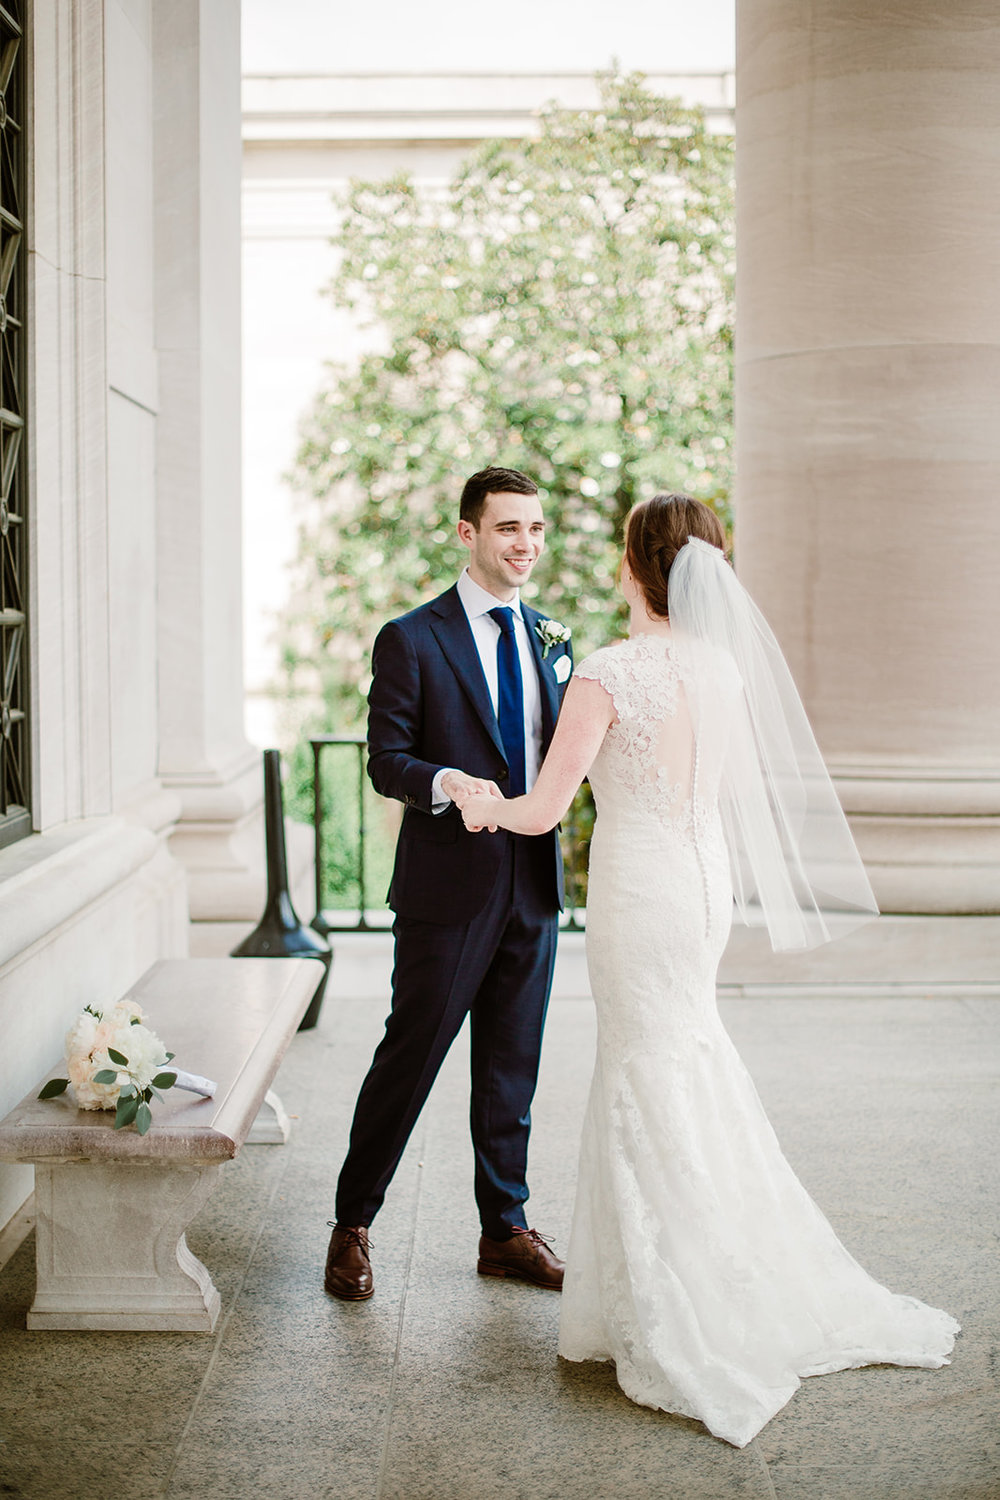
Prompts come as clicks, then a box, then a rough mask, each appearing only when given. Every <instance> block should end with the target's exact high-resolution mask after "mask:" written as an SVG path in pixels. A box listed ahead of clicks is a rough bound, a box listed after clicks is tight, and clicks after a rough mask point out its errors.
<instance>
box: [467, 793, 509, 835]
mask: <svg viewBox="0 0 1000 1500" xmlns="http://www.w3.org/2000/svg"><path fill="white" fill-rule="evenodd" d="M496 800H497V799H496V797H468V798H467V799H466V801H465V802H464V803H463V804H462V821H463V822H464V823H465V826H466V828H467V829H468V830H469V832H470V833H482V831H483V829H484V828H485V829H486V831H487V832H488V833H496V831H497V825H496V823H491V822H490V804H491V803H496ZM500 800H501V801H502V800H503V799H502V798H501V799H500Z"/></svg>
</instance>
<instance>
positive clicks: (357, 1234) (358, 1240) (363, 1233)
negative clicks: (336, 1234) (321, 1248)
mask: <svg viewBox="0 0 1000 1500" xmlns="http://www.w3.org/2000/svg"><path fill="white" fill-rule="evenodd" d="M326 1227H327V1229H339V1230H340V1232H341V1234H342V1235H344V1236H345V1237H346V1238H347V1239H349V1240H353V1241H354V1243H355V1244H356V1245H360V1246H361V1248H362V1250H363V1251H364V1252H365V1254H366V1255H367V1253H368V1251H369V1250H373V1249H374V1248H375V1241H374V1240H370V1239H369V1238H368V1230H367V1229H366V1228H365V1227H364V1226H363V1225H359V1226H358V1227H357V1228H355V1227H354V1226H353V1225H349V1224H337V1223H336V1222H335V1221H334V1220H333V1219H327V1221H326Z"/></svg>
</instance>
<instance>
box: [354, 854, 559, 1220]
mask: <svg viewBox="0 0 1000 1500" xmlns="http://www.w3.org/2000/svg"><path fill="white" fill-rule="evenodd" d="M476 836H477V837H478V838H491V837H497V838H499V837H504V838H505V839H506V844H507V847H506V849H505V851H504V856H503V859H502V862H501V865H500V869H499V873H498V875H497V878H496V883H495V885H494V887H493V890H492V892H491V894H490V898H489V900H488V901H487V902H486V905H485V906H484V907H483V909H482V911H480V912H479V913H478V915H477V916H475V917H474V918H473V919H472V921H470V922H467V923H463V924H461V925H453V926H452V925H444V924H439V923H436V922H418V921H413V920H412V919H408V918H406V917H402V916H398V915H397V917H396V921H395V923H394V925H393V933H394V935H395V966H394V969H393V976H392V1009H391V1012H390V1014H389V1017H388V1020H387V1021H386V1026H385V1036H384V1037H383V1039H382V1041H381V1042H380V1043H379V1046H378V1048H377V1049H376V1052H375V1056H374V1058H373V1060H372V1065H371V1068H370V1069H369V1071H368V1075H367V1077H366V1078H365V1081H364V1083H363V1085H362V1087H361V1092H360V1094H359V1096H358V1102H357V1105H356V1107H355V1112H354V1122H353V1124H352V1126H351V1136H350V1144H349V1147H348V1152H347V1158H346V1160H345V1162H344V1165H343V1167H342V1169H341V1173H340V1178H339V1181H338V1183H337V1201H336V1217H337V1223H338V1224H354V1225H361V1224H370V1223H371V1221H372V1219H373V1218H374V1217H375V1215H376V1214H377V1213H378V1210H379V1209H380V1207H381V1206H382V1201H383V1199H384V1197H385V1192H386V1188H387V1187H388V1185H389V1182H390V1181H391V1179H392V1176H393V1173H394V1172H395V1170H396V1167H397V1166H398V1164H399V1159H400V1157H401V1156H402V1154H403V1150H404V1148H405V1146H406V1143H407V1140H408V1139H409V1136H410V1133H411V1131H412V1130H413V1127H414V1125H415V1124H416V1121H417V1116H418V1115H419V1114H420V1111H421V1109H422V1108H423V1105H424V1102H425V1100H426V1098H427V1095H428V1094H429V1093H430V1090H431V1086H432V1084H433V1083H434V1080H435V1078H436V1077H437V1074H438V1071H439V1069H440V1067H441V1064H442V1062H443V1061H444V1058H445V1055H446V1054H447V1051H448V1048H449V1047H450V1046H451V1044H452V1042H453V1041H454V1039H455V1037H456V1035H457V1034H458V1031H459V1029H460V1027H461V1025H462V1022H463V1021H464V1019H465V1017H466V1015H468V1016H469V1019H470V1042H471V1061H472V1104H471V1128H472V1143H473V1148H474V1153H475V1194H476V1203H477V1205H478V1208H479V1215H480V1220H481V1222H482V1228H483V1233H484V1234H486V1235H489V1236H490V1238H491V1239H497V1240H503V1239H508V1238H509V1237H510V1234H511V1231H512V1230H513V1228H514V1227H515V1226H521V1227H525V1217H524V1203H525V1201H526V1200H527V1197H528V1188H527V1184H526V1181H525V1177H526V1171H527V1156H528V1136H529V1133H530V1129H531V1101H532V1098H533V1096H534V1092H535V1084H536V1082H537V1079H538V1060H539V1053H540V1051H541V1043H542V1027H543V1025H544V1022H545V1012H546V1008H547V1006H548V1000H549V991H550V989H551V987H552V971H553V967H554V965H555V951H556V937H557V913H556V909H555V903H554V900H553V894H552V878H551V864H552V848H551V841H550V840H549V839H547V838H546V839H541V840H537V839H534V838H524V837H522V836H520V835H514V834H507V835H502V834H495V835H494V834H486V833H482V834H478V835H476Z"/></svg>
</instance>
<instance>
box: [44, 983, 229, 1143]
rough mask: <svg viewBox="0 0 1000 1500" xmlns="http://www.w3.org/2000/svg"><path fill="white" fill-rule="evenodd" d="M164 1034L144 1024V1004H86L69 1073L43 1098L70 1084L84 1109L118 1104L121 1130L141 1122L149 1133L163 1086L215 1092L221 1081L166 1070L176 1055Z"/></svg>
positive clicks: (71, 1037)
mask: <svg viewBox="0 0 1000 1500" xmlns="http://www.w3.org/2000/svg"><path fill="white" fill-rule="evenodd" d="M173 1055H174V1054H173V1053H172V1052H167V1050H166V1048H165V1047H164V1045H163V1043H162V1042H161V1041H160V1038H159V1037H158V1036H157V1035H156V1033H155V1032H153V1031H151V1030H150V1029H149V1027H148V1026H146V1025H145V1024H144V1021H143V1013H142V1007H141V1006H139V1005H137V1004H136V1003H135V1001H134V1000H119V1001H118V1003H117V1004H116V1005H114V1006H112V1007H111V1009H110V1010H106V1011H100V1010H94V1008H93V1007H92V1006H90V1005H86V1006H84V1008H83V1011H82V1012H81V1014H80V1015H79V1016H78V1017H77V1019H76V1021H75V1022H74V1024H73V1025H72V1026H71V1027H70V1029H69V1031H68V1032H67V1033H66V1071H67V1072H68V1073H69V1077H68V1078H50V1079H49V1081H48V1083H47V1084H46V1085H45V1087H44V1088H43V1089H42V1091H41V1093H40V1094H39V1096H38V1097H39V1099H54V1098H55V1097H56V1096H57V1095H58V1094H61V1093H63V1092H64V1090H65V1089H67V1088H68V1089H69V1091H70V1093H71V1095H72V1096H73V1099H74V1100H75V1101H76V1104H77V1107H78V1108H79V1109H113V1110H114V1111H115V1129H116V1130H121V1129H122V1128H123V1127H124V1126H126V1125H131V1124H133V1123H134V1124H135V1128H136V1130H137V1131H138V1133H139V1134H140V1135H145V1134H146V1131H147V1130H148V1129H149V1127H150V1125H151V1124H152V1120H153V1115H152V1111H151V1110H150V1107H149V1104H150V1100H151V1099H152V1098H153V1096H154V1095H155V1096H156V1098H157V1099H161V1098H162V1097H163V1096H162V1094H161V1093H160V1092H159V1091H160V1090H161V1089H169V1088H173V1087H174V1085H175V1084H176V1085H177V1086H178V1087H179V1088H186V1089H189V1090H190V1091H191V1092H192V1093H196V1094H203V1095H208V1096H210V1095H211V1094H213V1093H214V1092H215V1084H214V1083H212V1081H211V1080H210V1079H208V1078H197V1077H195V1076H194V1075H193V1074H191V1073H181V1072H179V1071H177V1070H176V1069H173V1070H170V1071H168V1072H163V1071H162V1069H164V1068H165V1066H166V1064H167V1063H168V1062H170V1060H171V1059H172V1058H173Z"/></svg>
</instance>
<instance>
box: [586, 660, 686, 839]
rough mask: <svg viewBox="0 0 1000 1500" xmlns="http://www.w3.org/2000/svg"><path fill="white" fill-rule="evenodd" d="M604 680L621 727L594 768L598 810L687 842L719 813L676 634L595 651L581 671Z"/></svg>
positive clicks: (609, 736) (606, 742) (606, 743)
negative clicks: (699, 747)
mask: <svg viewBox="0 0 1000 1500" xmlns="http://www.w3.org/2000/svg"><path fill="white" fill-rule="evenodd" d="M576 675H577V676H578V677H586V678H590V679H592V680H594V681H596V682H599V683H600V684H601V686H602V687H603V688H604V689H605V691H606V692H608V693H609V694H610V696H611V699H612V701H613V703H614V708H615V716H616V717H615V722H614V723H613V724H612V726H611V728H610V729H609V730H608V733H607V735H606V736H605V739H604V743H603V744H602V746H601V749H600V751H599V752H598V755H597V757H596V759H595V761H594V764H593V766H592V767H591V770H590V781H591V784H592V786H593V788H594V794H595V797H596V800H597V805H598V811H599V813H600V812H606V811H610V810H611V809H612V808H613V809H614V810H615V811H616V812H617V813H618V815H619V816H621V817H624V818H626V819H628V818H630V817H631V819H640V820H642V821H645V822H648V821H649V820H650V819H654V820H656V822H657V823H659V824H660V825H664V824H666V825H667V826H668V827H669V828H670V829H671V830H672V831H673V832H674V833H675V834H677V835H678V836H679V837H684V836H693V834H694V832H695V830H696V828H704V826H705V824H706V821H708V820H710V819H711V816H712V814H713V812H714V810H715V808H714V801H715V794H714V787H713V786H712V785H711V784H709V785H707V786H706V785H705V784H704V782H703V779H702V777H701V774H700V769H701V768H700V766H699V763H698V755H697V753H696V750H695V741H694V734H693V732H692V726H691V714H690V711H689V707H688V693H687V685H686V683H685V680H684V677H683V676H682V673H681V668H680V664H679V662H678V658H677V653H676V652H675V650H674V647H673V644H672V642H671V639H670V637H669V636H662V635H637V636H633V637H631V638H630V639H629V640H627V641H622V642H621V643H620V644H618V645H615V646H605V647H603V648H602V649H601V650H600V651H595V652H594V653H593V654H592V655H591V656H588V657H587V658H586V660H585V661H583V662H581V664H580V665H579V666H578V667H577V669H576Z"/></svg>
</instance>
